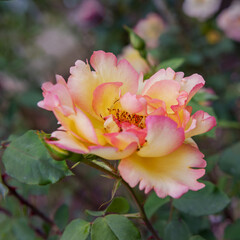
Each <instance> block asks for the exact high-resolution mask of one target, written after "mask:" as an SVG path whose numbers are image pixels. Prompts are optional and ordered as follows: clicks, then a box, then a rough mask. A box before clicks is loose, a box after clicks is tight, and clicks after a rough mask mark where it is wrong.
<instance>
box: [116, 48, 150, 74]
mask: <svg viewBox="0 0 240 240" xmlns="http://www.w3.org/2000/svg"><path fill="white" fill-rule="evenodd" d="M123 58H124V59H126V60H127V61H128V62H129V63H130V64H131V65H132V66H133V68H134V69H135V70H136V71H137V72H138V73H140V72H142V73H144V74H145V73H147V72H148V71H149V70H150V67H149V66H148V64H147V63H146V61H145V60H144V59H143V58H142V57H141V56H140V54H139V52H138V51H137V50H136V49H134V48H133V47H132V46H130V45H128V46H126V47H124V48H123V51H122V54H121V55H120V56H119V59H123ZM148 61H149V62H150V63H151V64H152V65H154V64H155V61H154V59H153V57H152V56H151V55H150V54H148Z"/></svg>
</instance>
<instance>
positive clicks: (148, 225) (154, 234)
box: [83, 161, 161, 240]
mask: <svg viewBox="0 0 240 240" xmlns="http://www.w3.org/2000/svg"><path fill="white" fill-rule="evenodd" d="M83 163H85V164H86V165H89V166H91V167H93V168H95V169H97V170H99V171H101V172H104V173H106V174H108V175H110V176H111V177H112V178H114V179H121V182H122V183H123V185H124V186H125V187H126V188H127V190H128V191H129V193H130V194H131V196H132V198H133V200H134V202H135V203H136V205H137V207H138V209H139V211H140V214H141V217H142V219H143V221H144V222H145V224H146V226H147V228H148V229H149V231H150V232H151V233H152V234H153V236H154V237H155V239H156V240H161V239H160V238H159V236H158V234H157V232H156V231H155V229H154V228H153V226H152V224H151V223H150V221H149V220H148V218H147V216H146V213H145V211H144V208H143V206H142V204H141V203H140V201H139V200H138V198H137V196H136V194H135V192H134V191H133V189H132V188H131V187H130V186H129V185H128V183H127V182H125V181H124V180H123V179H122V178H121V176H119V175H118V174H116V173H114V172H110V171H108V170H106V169H105V168H102V167H101V166H99V165H97V164H95V163H93V162H89V161H83ZM115 172H116V169H115Z"/></svg>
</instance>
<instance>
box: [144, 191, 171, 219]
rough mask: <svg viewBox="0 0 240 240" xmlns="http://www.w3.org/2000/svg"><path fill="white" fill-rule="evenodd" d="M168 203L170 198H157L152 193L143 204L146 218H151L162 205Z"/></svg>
mask: <svg viewBox="0 0 240 240" xmlns="http://www.w3.org/2000/svg"><path fill="white" fill-rule="evenodd" d="M169 201H170V197H166V198H159V197H158V196H157V195H156V193H155V192H152V193H151V194H150V195H149V196H148V198H147V200H146V202H145V204H144V210H145V212H146V214H147V217H148V218H151V217H152V215H153V214H154V213H155V212H156V211H157V210H158V209H159V208H160V207H161V206H163V205H164V204H166V203H168V202H169Z"/></svg>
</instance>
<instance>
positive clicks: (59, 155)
mask: <svg viewBox="0 0 240 240" xmlns="http://www.w3.org/2000/svg"><path fill="white" fill-rule="evenodd" d="M45 145H46V147H47V150H48V152H49V153H50V155H51V157H52V158H53V159H55V160H57V161H62V160H65V159H66V158H68V157H69V156H70V152H68V151H66V150H63V149H61V148H59V147H57V146H55V145H53V144H50V143H46V144H45Z"/></svg>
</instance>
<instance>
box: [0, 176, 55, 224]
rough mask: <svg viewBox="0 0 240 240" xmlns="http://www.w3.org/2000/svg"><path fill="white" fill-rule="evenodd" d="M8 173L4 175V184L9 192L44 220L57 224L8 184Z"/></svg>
mask: <svg viewBox="0 0 240 240" xmlns="http://www.w3.org/2000/svg"><path fill="white" fill-rule="evenodd" d="M6 178H7V175H6V174H4V175H3V176H2V182H3V184H4V185H5V186H6V187H7V188H8V190H9V193H11V194H12V195H13V196H14V197H15V198H17V199H18V201H19V202H20V203H21V204H23V205H25V206H27V207H28V208H30V209H31V211H32V213H33V214H35V215H37V216H39V217H40V218H41V219H42V220H44V221H45V222H47V223H48V224H50V225H51V226H56V224H55V223H54V222H53V220H51V219H50V218H49V217H47V216H46V215H45V214H44V213H42V212H41V211H40V210H38V209H37V208H36V207H35V206H33V205H32V204H31V203H30V202H28V201H27V200H26V199H25V198H23V197H22V196H21V195H20V194H19V193H18V192H17V191H16V189H15V188H14V187H12V186H10V185H8V183H7V181H6Z"/></svg>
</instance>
